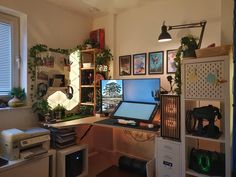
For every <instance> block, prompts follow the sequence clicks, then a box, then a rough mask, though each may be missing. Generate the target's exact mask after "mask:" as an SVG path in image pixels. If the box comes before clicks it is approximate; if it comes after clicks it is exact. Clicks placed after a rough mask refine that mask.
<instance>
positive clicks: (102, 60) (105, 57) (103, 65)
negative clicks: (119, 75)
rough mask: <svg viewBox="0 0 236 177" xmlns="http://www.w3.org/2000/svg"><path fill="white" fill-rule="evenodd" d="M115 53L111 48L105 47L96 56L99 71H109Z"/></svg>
mask: <svg viewBox="0 0 236 177" xmlns="http://www.w3.org/2000/svg"><path fill="white" fill-rule="evenodd" d="M112 58H113V55H112V54H111V50H110V49H109V48H105V49H103V50H102V52H101V53H99V54H98V55H97V57H96V70H97V72H99V73H104V75H106V74H105V73H107V72H108V71H109V67H108V65H109V62H110V61H111V60H112Z"/></svg>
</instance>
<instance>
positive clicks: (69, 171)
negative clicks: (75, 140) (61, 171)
mask: <svg viewBox="0 0 236 177" xmlns="http://www.w3.org/2000/svg"><path fill="white" fill-rule="evenodd" d="M65 163H66V164H65V165H66V177H76V176H78V175H80V174H81V173H82V171H83V151H82V150H80V151H77V152H74V153H72V154H68V155H66V161H65Z"/></svg>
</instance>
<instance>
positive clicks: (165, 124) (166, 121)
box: [161, 95, 180, 141]
mask: <svg viewBox="0 0 236 177" xmlns="http://www.w3.org/2000/svg"><path fill="white" fill-rule="evenodd" d="M161 136H162V137H165V138H169V139H174V140H178V141H180V96H178V95H161Z"/></svg>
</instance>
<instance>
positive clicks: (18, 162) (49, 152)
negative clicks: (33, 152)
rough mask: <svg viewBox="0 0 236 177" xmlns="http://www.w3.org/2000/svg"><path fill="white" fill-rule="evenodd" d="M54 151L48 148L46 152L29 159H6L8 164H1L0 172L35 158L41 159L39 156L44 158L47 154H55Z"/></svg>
mask: <svg viewBox="0 0 236 177" xmlns="http://www.w3.org/2000/svg"><path fill="white" fill-rule="evenodd" d="M55 153H56V151H55V150H54V149H50V150H49V151H48V152H47V153H44V154H41V155H37V156H34V157H31V158H29V159H18V160H10V161H8V164H6V165H4V166H1V167H0V173H1V172H3V171H6V170H9V169H12V168H14V167H17V166H20V165H23V164H27V163H30V162H32V161H33V160H35V159H41V158H45V157H49V156H53V155H54V156H55Z"/></svg>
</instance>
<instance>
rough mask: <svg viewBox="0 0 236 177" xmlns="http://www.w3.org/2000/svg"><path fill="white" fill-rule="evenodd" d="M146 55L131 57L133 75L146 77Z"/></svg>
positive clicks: (140, 54)
mask: <svg viewBox="0 0 236 177" xmlns="http://www.w3.org/2000/svg"><path fill="white" fill-rule="evenodd" d="M146 58H147V54H146V53H139V54H134V55H133V75H146Z"/></svg>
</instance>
